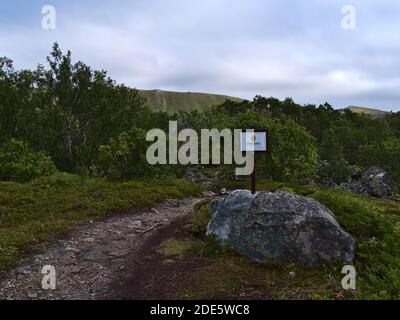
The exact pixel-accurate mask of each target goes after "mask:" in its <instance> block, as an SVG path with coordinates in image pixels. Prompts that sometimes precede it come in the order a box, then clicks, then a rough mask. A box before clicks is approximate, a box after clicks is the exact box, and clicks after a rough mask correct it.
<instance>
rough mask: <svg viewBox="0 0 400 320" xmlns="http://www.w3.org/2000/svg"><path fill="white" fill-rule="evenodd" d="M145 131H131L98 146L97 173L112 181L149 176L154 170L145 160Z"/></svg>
mask: <svg viewBox="0 0 400 320" xmlns="http://www.w3.org/2000/svg"><path fill="white" fill-rule="evenodd" d="M146 150H147V144H146V131H145V130H143V129H136V128H134V129H131V130H129V131H128V132H123V133H122V134H120V135H119V136H118V137H117V138H115V139H114V138H112V139H110V142H109V144H107V145H102V146H100V149H99V157H98V159H97V162H96V166H97V171H100V173H101V175H103V176H105V177H108V178H112V179H131V178H139V177H145V176H150V175H152V174H153V171H154V170H155V169H156V168H155V167H152V166H150V165H149V164H148V162H147V160H146Z"/></svg>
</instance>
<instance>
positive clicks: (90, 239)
mask: <svg viewBox="0 0 400 320" xmlns="http://www.w3.org/2000/svg"><path fill="white" fill-rule="evenodd" d="M94 240H95V239H94V238H91V237H89V238H85V239H84V241H85V242H94Z"/></svg>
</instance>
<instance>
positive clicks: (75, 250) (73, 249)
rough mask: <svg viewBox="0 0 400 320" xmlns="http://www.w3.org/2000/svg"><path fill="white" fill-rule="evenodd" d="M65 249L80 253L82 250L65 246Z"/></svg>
mask: <svg viewBox="0 0 400 320" xmlns="http://www.w3.org/2000/svg"><path fill="white" fill-rule="evenodd" d="M65 251H69V252H75V253H78V252H80V250H79V249H77V248H74V247H66V248H65Z"/></svg>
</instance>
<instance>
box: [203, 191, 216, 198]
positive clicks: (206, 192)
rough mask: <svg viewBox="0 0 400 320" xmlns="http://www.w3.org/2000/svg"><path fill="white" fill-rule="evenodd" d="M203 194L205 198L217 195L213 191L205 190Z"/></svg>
mask: <svg viewBox="0 0 400 320" xmlns="http://www.w3.org/2000/svg"><path fill="white" fill-rule="evenodd" d="M202 196H203V197H205V198H211V197H215V193H214V192H212V191H204V192H203V193H202Z"/></svg>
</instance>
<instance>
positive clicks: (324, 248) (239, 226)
mask: <svg viewBox="0 0 400 320" xmlns="http://www.w3.org/2000/svg"><path fill="white" fill-rule="evenodd" d="M209 210H210V212H211V213H212V214H213V218H212V220H211V221H210V222H209V224H208V226H207V234H208V235H215V236H216V238H217V239H219V240H220V241H223V242H225V241H226V242H228V243H229V245H230V246H232V247H233V248H234V249H236V250H238V251H239V252H241V253H243V254H244V255H247V256H249V257H251V258H253V259H255V260H257V261H263V260H265V259H267V258H272V259H276V260H282V261H288V262H295V263H300V264H317V263H319V262H320V261H323V260H325V261H329V260H341V261H346V262H351V261H352V260H353V258H354V251H355V249H354V239H353V238H352V237H351V236H350V235H349V234H348V233H346V232H345V231H344V230H343V229H342V228H341V227H340V226H339V224H338V222H337V221H336V219H335V217H334V215H333V213H332V212H331V211H329V210H328V209H327V208H325V207H324V206H322V205H321V204H320V203H319V202H317V201H315V200H313V199H309V198H305V197H301V196H298V195H294V194H291V193H287V192H282V191H276V192H260V193H257V194H255V195H252V194H251V192H250V191H248V190H236V191H233V192H232V193H230V194H229V195H228V196H227V197H226V198H220V199H217V200H214V201H213V202H211V203H210V205H209Z"/></svg>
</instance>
